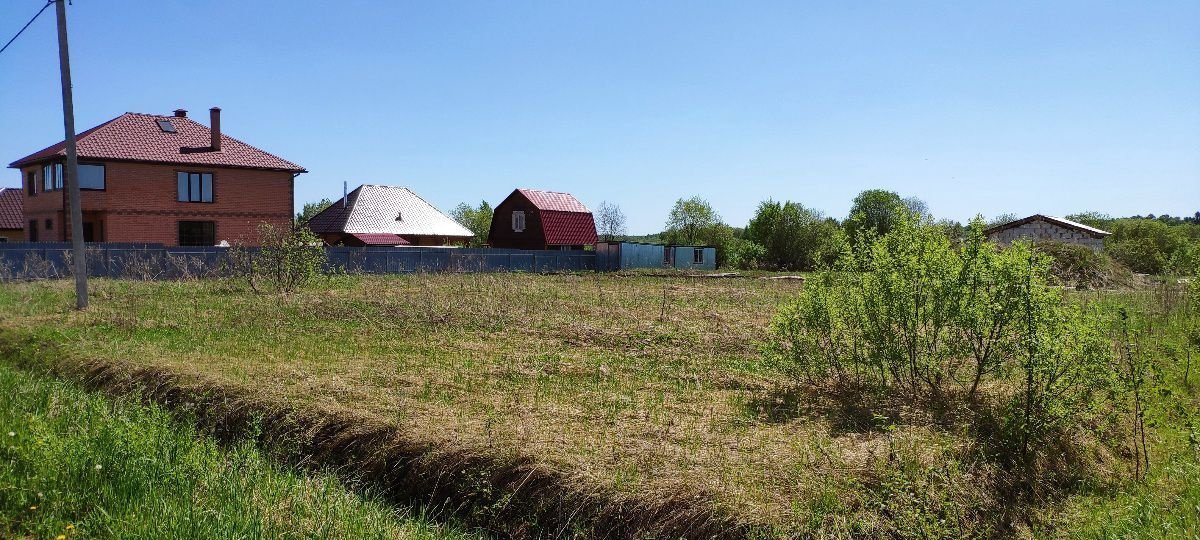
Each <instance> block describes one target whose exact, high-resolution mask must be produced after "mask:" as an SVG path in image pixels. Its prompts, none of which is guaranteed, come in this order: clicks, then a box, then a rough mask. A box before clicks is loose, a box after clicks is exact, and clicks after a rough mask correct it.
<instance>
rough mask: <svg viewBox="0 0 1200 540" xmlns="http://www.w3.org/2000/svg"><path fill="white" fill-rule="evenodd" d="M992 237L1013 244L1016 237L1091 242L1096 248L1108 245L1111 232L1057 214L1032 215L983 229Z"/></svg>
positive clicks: (997, 241)
mask: <svg viewBox="0 0 1200 540" xmlns="http://www.w3.org/2000/svg"><path fill="white" fill-rule="evenodd" d="M983 233H984V234H985V235H987V238H988V240H991V241H993V242H996V243H998V244H1011V243H1012V242H1013V241H1016V240H1022V239H1024V240H1033V241H1035V242H1036V241H1039V240H1041V241H1047V240H1049V241H1054V242H1063V243H1067V244H1078V245H1081V246H1087V247H1089V248H1091V249H1092V251H1100V250H1101V249H1104V238H1105V237H1107V236H1109V235H1111V234H1112V233H1110V232H1108V231H1102V230H1100V229H1097V228H1095V227H1090V226H1088V225H1084V224H1082V223H1079V222H1076V221H1071V220H1069V219H1063V218H1059V217H1054V216H1046V215H1042V214H1034V215H1032V216H1029V217H1026V218H1022V219H1018V220H1016V221H1010V222H1008V223H1002V224H1000V225H995V226H993V227H990V228H988V229H986V230H984V231H983Z"/></svg>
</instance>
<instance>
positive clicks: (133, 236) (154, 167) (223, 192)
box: [21, 161, 293, 246]
mask: <svg viewBox="0 0 1200 540" xmlns="http://www.w3.org/2000/svg"><path fill="white" fill-rule="evenodd" d="M104 165H105V172H104V174H105V188H106V189H105V190H104V191H92V190H83V191H81V200H82V206H83V211H84V213H85V214H84V220H85V222H89V221H99V222H102V228H103V231H104V238H103V239H104V240H105V241H107V242H155V243H161V244H166V245H168V246H173V245H176V244H177V243H178V240H179V238H178V237H179V225H178V223H179V222H180V221H214V222H216V232H217V241H218V242H219V241H221V240H228V241H230V242H239V241H240V242H243V243H246V244H250V245H254V244H257V243H258V230H257V227H258V224H259V223H261V222H264V221H265V222H268V223H272V224H274V225H276V226H279V227H290V226H291V223H292V196H293V194H292V188H293V186H292V173H289V172H280V171H259V170H250V169H230V168H221V167H203V166H191V165H158V164H150V163H126V162H113V161H110V162H106V163H104ZM31 171H32V172H35V173H36V186H37V194H36V195H34V196H32V197H31V196H29V194H28V185H27V184H28V176H27V174H28V173H29V172H31ZM180 171H186V172H203V173H211V174H212V175H213V202H212V203H189V202H179V201H177V200H176V199H177V197H178V192H177V185H176V175H175V174H176V172H180ZM21 179H22V190H23V193H24V194H25V195H24V196H25V200H24V204H25V221H26V223H28V221H29V220H32V219H36V220H37V221H38V228H39V230H38V239H39V240H41V241H61V240H65V239H66V238H67V234H66V233H67V232H68V231H67V229H68V227H69V224H65V223H63V217H62V216H63V202H64V198H63V197H64V193H65V191H51V192H45V193H43V192H42V167H41V165H40V164H39V165H37V166H31V167H26V168H25V169H23V170H22V171H21ZM92 212H94V214H91V213H92ZM89 216H94V217H93V218H89ZM46 219H50V220H51V221H52V229H51V230H46V228H45V221H46ZM27 226H28V225H27ZM93 227H95V228H97V229H98V228H100V227H101V224H100V223H95V224H94V225H93Z"/></svg>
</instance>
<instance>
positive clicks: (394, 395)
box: [0, 274, 1200, 538]
mask: <svg viewBox="0 0 1200 540" xmlns="http://www.w3.org/2000/svg"><path fill="white" fill-rule="evenodd" d="M799 287H800V284H799V283H797V282H794V281H786V280H763V279H756V278H739V279H704V278H692V277H682V276H679V277H674V276H672V277H650V276H640V275H632V276H613V275H592V274H589V275H561V276H541V275H529V274H511V275H480V274H468V275H453V274H434V275H405V276H378V277H358V276H344V277H338V278H334V279H330V280H322V283H321V284H319V285H318V286H316V287H313V288H311V289H309V290H305V291H302V292H300V293H297V294H294V295H287V296H275V295H256V294H251V293H249V292H247V291H245V290H243V289H241V288H238V287H236V286H233V285H231V284H229V283H226V282H221V281H198V282H157V283H143V282H123V281H110V280H97V281H94V282H93V291H94V295H93V299H92V308H90V309H89V310H88V311H86V312H83V313H78V312H74V311H72V310H71V305H72V296H71V288H70V284H69V283H66V282H35V283H15V284H6V285H0V329H3V331H4V332H7V333H8V334H9V335H11V336H17V337H20V338H23V339H24V338H32V339H34V340H36V341H40V342H44V343H53V344H55V346H56V350H57V351H61V352H62V353H63V354H64V355H65V357H66V358H65V359H63V360H59V359H50V360H47V361H75V360H91V359H94V360H101V361H104V362H110V363H115V364H118V365H124V366H128V367H130V368H138V367H149V366H153V367H156V368H162V369H166V370H169V371H171V372H174V373H177V374H180V375H182V376H184V377H190V378H194V379H196V380H203V381H205V382H206V383H207V384H220V385H228V386H232V387H238V388H242V389H251V390H252V391H253V392H255V393H257V394H258V395H259V396H261V397H262V398H263V399H268V400H274V401H279V402H283V403H286V404H290V405H297V406H304V407H311V408H313V409H316V410H329V411H351V412H353V413H355V414H359V415H362V416H365V417H368V418H371V419H373V420H378V421H382V422H386V423H389V424H392V425H394V426H396V427H397V428H398V429H399V430H400V431H402V432H403V433H405V434H406V436H407V437H410V438H411V439H413V440H414V441H417V442H428V443H431V444H435V445H442V446H446V447H451V448H464V449H467V450H469V451H471V452H480V453H486V454H492V455H513V454H520V455H525V456H530V457H532V458H533V459H535V460H536V461H537V462H538V463H539V464H540V465H544V466H545V467H548V468H551V469H554V470H557V471H562V472H563V473H564V474H567V475H568V476H569V477H570V478H573V479H576V480H577V481H578V484H579V485H581V486H589V487H590V488H594V489H595V490H601V491H603V490H608V491H613V492H616V493H618V494H620V495H628V496H638V497H647V498H651V499H653V498H656V497H666V496H668V495H673V494H679V493H703V494H706V495H708V496H711V498H712V499H713V504H714V505H716V506H718V507H720V508H722V509H726V510H728V511H731V512H735V513H738V514H740V515H744V516H746V517H747V518H749V519H752V520H754V521H756V522H759V523H765V524H767V525H768V526H769V527H772V528H773V530H775V531H777V532H778V534H779V535H812V536H817V537H837V536H850V535H857V536H867V537H870V536H879V535H892V536H902V537H963V536H970V535H986V534H989V531H987V530H985V529H980V528H978V523H977V522H976V521H973V520H976V519H977V518H978V517H979V515H980V513H987V512H991V511H993V510H995V509H996V508H1002V507H1003V505H1004V501H1003V499H1000V498H998V497H999V496H998V495H997V494H996V492H994V491H990V490H991V487H990V486H989V485H987V483H986V482H981V481H980V480H979V479H980V478H981V477H986V475H987V474H988V473H989V471H988V470H987V469H986V467H987V466H988V465H986V464H983V465H981V464H980V462H979V460H978V459H977V453H973V452H975V448H976V447H975V446H973V443H972V439H971V437H970V436H969V434H967V433H964V432H963V431H962V430H957V429H942V428H938V427H936V426H933V425H932V423H931V422H928V421H926V420H925V417H924V416H922V415H923V414H924V413H923V412H922V411H920V410H914V409H916V408H914V407H909V406H906V405H904V404H900V406H899V407H898V410H899V413H900V414H902V415H903V416H904V419H902V421H899V422H896V424H895V425H894V426H892V427H891V429H884V428H883V427H882V426H879V425H874V424H872V423H871V422H870V415H867V420H868V422H866V423H863V422H861V418H858V417H855V415H854V414H847V411H844V410H842V409H841V408H839V405H838V404H836V403H831V402H830V401H829V399H828V397H827V396H823V395H821V394H819V393H806V392H807V391H805V390H804V389H796V388H794V386H793V385H792V383H791V381H790V380H788V379H787V377H786V376H783V375H782V374H781V373H779V372H778V371H776V370H775V369H774V367H773V366H770V365H767V364H766V363H764V362H763V356H762V354H761V352H760V348H759V346H760V343H761V342H762V340H763V339H765V337H766V335H765V334H766V326H767V322H768V320H769V318H770V317H771V316H772V315H773V314H774V313H775V310H776V308H777V306H778V305H779V304H780V303H781V302H783V301H784V300H786V299H788V298H790V297H791V296H792V295H794V294H795V293H796V291H797V290H798V288H799ZM1087 294H1088V295H1090V296H1087V297H1084V298H1083V299H1084V300H1088V301H1105V302H1110V303H1112V302H1124V303H1127V304H1131V305H1135V306H1138V309H1145V310H1148V311H1153V308H1154V305H1155V304H1154V302H1152V301H1151V300H1152V299H1150V298H1148V296H1147V295H1148V294H1149V293H1138V294H1134V295H1130V296H1129V297H1128V298H1126V297H1125V296H1122V295H1117V294H1113V293H1108V292H1101V293H1095V292H1093V293H1087ZM1143 304H1144V305H1143ZM1155 317H1158V318H1156V319H1155V321H1156V326H1155V330H1154V333H1153V341H1154V343H1155V348H1154V349H1153V350H1154V355H1155V356H1154V357H1155V365H1156V366H1157V367H1156V369H1157V371H1156V372H1155V375H1154V380H1155V381H1160V382H1158V383H1156V387H1155V392H1154V393H1153V395H1151V396H1150V398H1149V400H1150V401H1149V402H1148V404H1147V405H1148V413H1147V414H1148V415H1149V418H1151V419H1153V421H1154V425H1152V426H1151V433H1152V437H1151V439H1152V440H1151V441H1150V445H1151V448H1150V451H1151V457H1152V468H1151V474H1150V476H1149V477H1148V478H1147V480H1146V481H1145V482H1144V483H1133V482H1130V481H1127V480H1126V479H1125V475H1126V473H1125V471H1123V470H1121V469H1119V468H1117V469H1114V470H1112V471H1103V472H1104V473H1105V474H1106V476H1108V477H1110V478H1112V479H1113V481H1112V482H1103V483H1098V484H1096V485H1093V486H1086V489H1081V490H1079V491H1078V492H1076V493H1075V494H1073V495H1071V496H1070V497H1069V498H1067V499H1066V500H1054V501H1046V504H1045V505H1044V506H1043V507H1040V508H1036V509H1034V515H1032V516H1031V517H1030V519H1031V520H1032V521H1033V523H1031V524H1029V525H1028V531H1027V532H1028V533H1029V534H1030V535H1033V536H1038V537H1078V538H1095V537H1101V538H1107V537H1111V538H1136V537H1142V536H1150V537H1155V535H1157V536H1158V537H1163V538H1169V537H1171V536H1172V535H1174V536H1176V537H1178V536H1180V535H1183V537H1185V538H1187V537H1191V536H1188V535H1189V534H1190V535H1192V536H1194V535H1195V533H1194V532H1192V531H1194V530H1195V529H1196V527H1197V523H1198V522H1200V519H1197V518H1196V510H1195V508H1196V507H1197V505H1200V494H1197V490H1196V488H1195V487H1194V486H1195V485H1197V484H1200V476H1198V473H1200V471H1197V465H1196V464H1197V463H1198V462H1200V457H1198V456H1197V454H1196V450H1195V448H1196V447H1195V445H1194V444H1192V443H1190V442H1189V440H1190V439H1189V437H1190V436H1191V435H1189V434H1190V433H1192V432H1193V431H1194V428H1189V427H1188V424H1187V422H1188V421H1189V420H1188V418H1191V419H1192V420H1191V421H1192V422H1193V424H1192V425H1198V424H1200V419H1197V417H1196V415H1195V411H1197V410H1200V392H1198V391H1197V389H1196V387H1198V386H1200V373H1197V371H1198V370H1200V366H1196V365H1193V368H1192V371H1193V373H1192V378H1193V385H1192V387H1191V388H1189V387H1187V386H1186V385H1185V384H1184V383H1183V381H1182V380H1181V377H1180V374H1181V373H1182V368H1181V366H1180V365H1179V364H1178V362H1176V360H1175V357H1174V356H1172V354H1173V353H1171V352H1170V349H1171V348H1172V347H1174V348H1176V349H1178V348H1179V347H1181V346H1182V339H1183V338H1182V337H1181V336H1182V334H1181V332H1182V331H1183V330H1182V327H1181V326H1180V325H1182V324H1183V323H1170V322H1169V320H1170V318H1169V317H1166V316H1158V315H1155ZM44 360H45V359H44ZM1194 362H1196V363H1197V364H1200V359H1194ZM1179 411H1191V412H1189V413H1188V414H1183V413H1180V412H1179ZM850 412H853V411H850ZM1189 415H1190V416H1189ZM981 509H982V510H981ZM988 509H991V510H988ZM139 515H140V514H139ZM1164 531H1165V532H1164ZM1184 531H1186V532H1184Z"/></svg>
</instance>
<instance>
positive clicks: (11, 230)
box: [0, 188, 25, 242]
mask: <svg viewBox="0 0 1200 540" xmlns="http://www.w3.org/2000/svg"><path fill="white" fill-rule="evenodd" d="M21 202H22V201H21V190H20V189H14V188H0V242H24V241H25V217H24V213H22V212H21Z"/></svg>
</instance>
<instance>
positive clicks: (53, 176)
mask: <svg viewBox="0 0 1200 540" xmlns="http://www.w3.org/2000/svg"><path fill="white" fill-rule="evenodd" d="M62 188H63V165H62V163H50V164H47V165H45V166H43V167H42V191H55V190H59V189H62Z"/></svg>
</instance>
